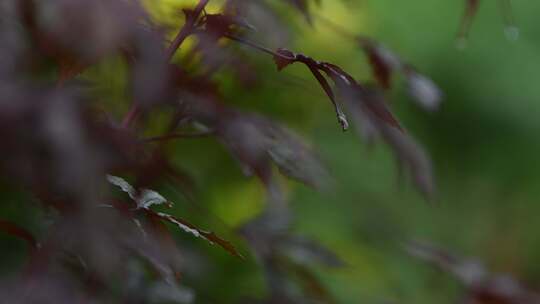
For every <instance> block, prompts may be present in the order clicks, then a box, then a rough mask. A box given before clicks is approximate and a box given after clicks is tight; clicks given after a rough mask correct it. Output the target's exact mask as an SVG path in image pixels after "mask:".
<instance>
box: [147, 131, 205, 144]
mask: <svg viewBox="0 0 540 304" xmlns="http://www.w3.org/2000/svg"><path fill="white" fill-rule="evenodd" d="M215 134H216V132H215V131H212V130H211V131H201V132H194V133H171V134H167V135H162V136H155V137H149V138H145V139H143V140H142V141H143V142H145V143H150V142H162V141H167V140H172V139H179V138H201V137H207V136H212V135H215Z"/></svg>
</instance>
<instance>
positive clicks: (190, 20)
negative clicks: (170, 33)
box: [167, 0, 210, 61]
mask: <svg viewBox="0 0 540 304" xmlns="http://www.w3.org/2000/svg"><path fill="white" fill-rule="evenodd" d="M209 1H210V0H200V1H199V4H197V6H196V7H195V9H194V10H193V12H192V13H189V14H186V23H185V24H184V26H183V27H182V28H181V29H180V31H179V32H178V34H177V35H176V37H175V38H174V40H173V42H172V43H171V45H170V46H169V48H168V49H167V60H169V61H170V60H171V59H172V57H173V56H174V53H176V50H178V48H179V47H180V45H181V44H182V43H183V42H184V40H186V38H187V37H188V36H189V35H191V33H192V32H193V30H194V29H195V25H196V23H197V19H199V15H200V14H201V13H202V12H203V11H204V8H205V7H206V5H207V4H208V2H209Z"/></svg>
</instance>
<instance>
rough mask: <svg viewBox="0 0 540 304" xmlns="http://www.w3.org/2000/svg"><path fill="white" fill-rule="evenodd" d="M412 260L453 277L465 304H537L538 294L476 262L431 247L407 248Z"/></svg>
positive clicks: (412, 244)
mask: <svg viewBox="0 0 540 304" xmlns="http://www.w3.org/2000/svg"><path fill="white" fill-rule="evenodd" d="M406 250H407V252H408V253H409V254H410V255H412V256H413V257H416V258H419V259H420V260H422V261H425V262H427V263H430V264H432V265H433V266H435V267H437V268H439V269H441V270H443V271H445V272H448V273H450V274H452V275H454V276H455V277H456V278H457V279H458V280H459V281H460V282H461V283H462V284H463V285H464V286H465V288H466V289H467V294H466V301H465V303H478V304H492V303H497V304H536V303H540V294H539V293H538V292H536V291H532V290H530V289H528V288H526V287H525V286H523V285H522V284H521V283H519V282H518V281H517V280H516V279H514V278H513V277H512V276H510V275H506V274H497V273H492V272H490V271H489V270H488V269H486V267H485V266H484V265H483V264H482V263H481V262H480V261H479V260H477V259H471V258H461V257H458V256H456V255H453V254H451V253H448V252H447V251H445V250H443V249H441V248H438V247H436V246H434V245H432V244H430V243H426V242H420V241H414V242H410V243H408V244H406Z"/></svg>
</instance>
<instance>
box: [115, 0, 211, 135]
mask: <svg viewBox="0 0 540 304" xmlns="http://www.w3.org/2000/svg"><path fill="white" fill-rule="evenodd" d="M209 1H210V0H200V1H199V3H198V4H197V6H196V7H195V9H194V10H193V12H192V13H190V14H186V22H185V23H184V25H183V26H182V28H181V29H180V31H179V32H178V34H177V35H176V37H175V38H174V40H173V42H172V43H171V45H170V46H169V48H167V50H166V53H165V54H166V58H167V61H170V60H171V59H172V57H173V56H174V53H176V50H178V48H179V47H180V45H181V44H182V43H183V42H184V40H186V38H187V37H188V36H189V35H191V33H192V32H193V30H194V29H195V27H196V23H197V20H198V19H199V15H200V14H201V12H202V11H203V10H204V8H205V7H206V5H207V4H208V2H209ZM140 113H141V110H140V108H139V106H138V105H137V104H136V103H134V104H133V105H132V106H131V109H130V110H129V112H128V113H127V114H126V116H125V117H124V120H123V121H122V126H123V127H124V128H128V127H129V126H130V125H131V124H132V123H133V122H134V121H135V120H136V119H137V117H138V116H139V114H140Z"/></svg>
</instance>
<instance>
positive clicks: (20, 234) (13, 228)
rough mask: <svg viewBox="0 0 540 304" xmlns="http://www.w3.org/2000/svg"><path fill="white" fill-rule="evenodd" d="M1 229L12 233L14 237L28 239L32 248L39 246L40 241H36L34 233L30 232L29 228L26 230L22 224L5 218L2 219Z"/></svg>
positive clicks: (0, 222) (0, 221)
mask: <svg viewBox="0 0 540 304" xmlns="http://www.w3.org/2000/svg"><path fill="white" fill-rule="evenodd" d="M0 231H4V232H5V233H7V234H9V235H12V236H14V237H17V238H19V239H22V240H24V241H26V242H27V243H28V245H30V247H31V248H32V249H37V248H38V242H37V241H36V239H35V238H34V236H33V235H32V233H30V232H29V231H28V230H26V229H25V228H22V227H21V226H19V225H17V224H15V223H12V222H9V221H5V220H0Z"/></svg>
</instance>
